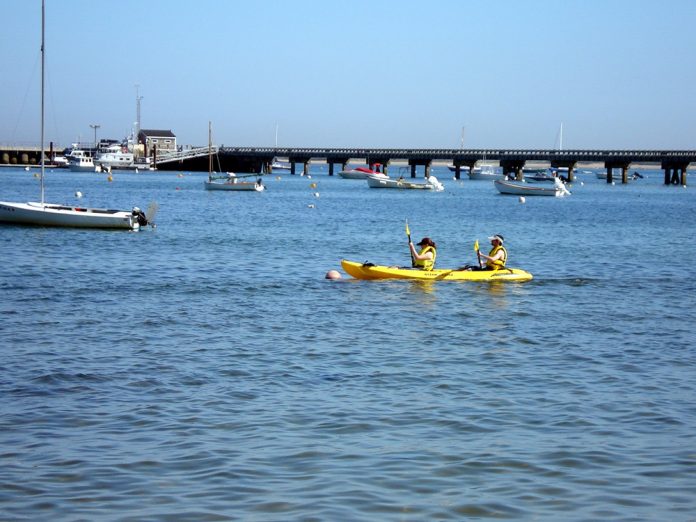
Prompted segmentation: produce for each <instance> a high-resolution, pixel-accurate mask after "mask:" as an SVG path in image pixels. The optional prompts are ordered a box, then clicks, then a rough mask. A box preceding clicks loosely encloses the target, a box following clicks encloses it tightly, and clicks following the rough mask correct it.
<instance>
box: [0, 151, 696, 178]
mask: <svg viewBox="0 0 696 522" xmlns="http://www.w3.org/2000/svg"><path fill="white" fill-rule="evenodd" d="M55 153H56V152H55V150H54V148H53V145H52V144H51V145H49V147H48V148H47V149H46V150H45V155H46V159H47V161H49V162H50V161H51V159H52V158H53V157H54V155H55ZM215 155H216V158H217V159H216V164H217V165H216V170H220V171H235V172H253V173H258V174H262V173H270V172H271V163H272V162H273V160H274V159H275V158H278V157H281V158H287V159H288V161H289V162H290V169H291V170H290V172H291V174H296V173H297V171H298V166H299V167H300V168H301V169H302V171H303V172H304V173H305V174H306V173H308V172H309V164H310V162H312V161H325V162H326V163H327V164H328V166H329V176H333V175H334V173H336V172H337V171H336V168H337V166H338V168H339V171H340V170H341V169H345V168H346V167H347V165H348V164H349V163H350V162H356V161H364V162H366V163H367V164H370V165H373V164H376V163H380V164H381V165H382V170H383V172H385V173H388V171H389V166H390V163H391V162H395V161H399V162H407V163H408V165H409V167H410V172H411V177H412V178H415V177H417V173H418V171H419V170H421V171H422V172H423V176H424V177H426V178H427V177H429V176H430V172H431V169H432V165H433V162H436V161H438V162H447V163H450V164H451V165H453V167H454V177H455V178H456V179H460V177H461V170H462V167H465V168H469V169H473V168H474V167H475V166H476V164H477V163H478V162H481V161H494V162H498V163H499V164H500V166H501V167H502V169H503V172H504V173H505V174H506V175H507V176H510V177H514V178H515V179H518V180H521V179H523V173H522V169H523V168H524V166H525V165H526V164H527V163H528V162H534V163H540V162H543V163H548V164H549V165H550V166H551V168H567V169H568V180H569V181H571V182H572V181H574V179H575V173H574V171H575V169H576V167H577V165H578V163H601V164H603V165H604V168H606V170H607V183H613V182H614V181H615V179H616V180H619V179H620V181H621V183H628V180H629V175H628V171H629V169H630V168H631V165H632V164H653V165H656V166H658V165H659V168H661V169H662V170H663V171H664V184H665V185H683V186H686V183H687V169H688V168H689V165H690V164H691V163H693V162H696V150H604V149H598V150H556V149H382V148H375V149H366V148H327V149H324V148H279V147H216V149H215ZM207 156H208V148H207V147H198V148H190V149H188V150H185V151H182V152H179V153H170V154H166V153H162V154H158V155H157V156H156V157H155V158H154V159H153V162H154V164H155V167H156V168H157V169H158V170H189V171H207V170H208V157H207ZM38 163H40V155H39V147H8V146H4V147H3V146H0V166H1V165H37V164H38ZM615 171H616V172H615ZM615 175H616V178H615Z"/></svg>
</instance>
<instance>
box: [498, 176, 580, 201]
mask: <svg viewBox="0 0 696 522" xmlns="http://www.w3.org/2000/svg"><path fill="white" fill-rule="evenodd" d="M493 183H494V184H495V188H496V189H498V192H500V193H501V194H510V195H514V196H556V197H561V196H569V195H570V191H569V190H568V189H567V188H566V186H565V184H564V183H563V182H562V181H561V180H560V179H558V178H554V183H553V186H549V185H548V184H541V185H536V184H532V183H525V182H524V181H508V180H501V179H496V180H495V181H494V182H493Z"/></svg>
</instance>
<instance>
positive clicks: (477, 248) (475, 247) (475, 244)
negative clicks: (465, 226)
mask: <svg viewBox="0 0 696 522" xmlns="http://www.w3.org/2000/svg"><path fill="white" fill-rule="evenodd" d="M478 251H479V244H478V239H477V240H476V241H474V252H478Z"/></svg>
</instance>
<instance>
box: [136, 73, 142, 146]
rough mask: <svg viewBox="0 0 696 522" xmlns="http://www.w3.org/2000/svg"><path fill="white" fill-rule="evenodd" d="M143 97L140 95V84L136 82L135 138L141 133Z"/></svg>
mask: <svg viewBox="0 0 696 522" xmlns="http://www.w3.org/2000/svg"><path fill="white" fill-rule="evenodd" d="M142 99H143V97H142V96H140V84H137V83H136V84H135V139H136V140H137V139H138V134H140V100H142Z"/></svg>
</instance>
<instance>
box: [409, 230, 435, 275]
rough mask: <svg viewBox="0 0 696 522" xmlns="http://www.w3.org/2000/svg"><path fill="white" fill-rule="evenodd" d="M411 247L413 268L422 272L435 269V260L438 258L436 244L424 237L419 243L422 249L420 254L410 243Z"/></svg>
mask: <svg viewBox="0 0 696 522" xmlns="http://www.w3.org/2000/svg"><path fill="white" fill-rule="evenodd" d="M408 246H409V247H411V257H412V258H413V266H414V267H415V268H420V269H421V270H432V269H433V268H434V267H435V258H436V257H437V247H436V246H435V242H434V241H433V240H432V239H430V238H429V237H424V238H423V239H421V240H420V243H418V246H420V247H421V249H420V252H416V248H415V247H414V246H413V243H412V242H409V244H408Z"/></svg>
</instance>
